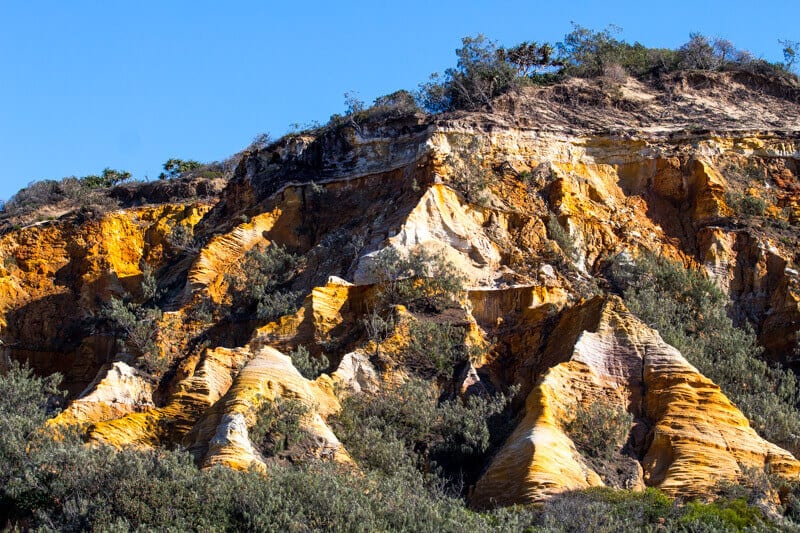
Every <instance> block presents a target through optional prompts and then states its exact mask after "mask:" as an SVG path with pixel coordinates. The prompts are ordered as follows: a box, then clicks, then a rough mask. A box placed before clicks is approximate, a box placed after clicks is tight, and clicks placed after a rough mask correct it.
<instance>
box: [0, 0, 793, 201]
mask: <svg viewBox="0 0 800 533" xmlns="http://www.w3.org/2000/svg"><path fill="white" fill-rule="evenodd" d="M798 20H800V2H798V1H792V0H785V1H782V2H778V1H760V2H753V1H752V0H748V1H738V0H733V1H730V0H729V1H709V2H703V1H700V0H693V1H686V0H672V1H663V2H646V1H642V0H638V1H632V2H611V1H606V2H599V1H598V2H586V1H575V0H573V1H568V2H537V1H534V0H527V1H522V0H520V1H510V0H495V1H494V2H488V1H487V2H470V1H467V0H461V1H451V0H425V1H417V0H402V1H393V2H382V1H379V0H375V1H371V2H355V1H339V2H332V1H326V2H318V1H308V0H307V1H304V2H266V1H261V2H258V1H238V2H237V1H235V0H232V1H228V2H219V1H204V0H194V1H168V0H162V1H149V0H136V1H128V2H122V1H114V0H106V1H101V0H97V1H82V0H71V1H64V0H50V1H39V0H19V1H16V0H14V1H12V0H0V198H8V197H10V196H11V195H12V194H13V193H14V192H15V191H16V190H18V189H19V188H20V187H23V186H24V185H26V184H27V183H28V182H30V181H31V180H34V179H44V178H60V177H63V176H68V175H78V176H81V175H86V174H90V173H97V172H99V171H100V170H102V169H103V168H104V167H106V166H110V167H112V168H117V169H124V170H129V171H131V172H133V174H134V176H135V177H139V178H144V177H145V176H149V177H150V178H151V179H153V178H154V177H155V176H157V175H158V173H159V171H160V166H161V164H162V163H163V162H164V161H165V160H167V159H168V158H170V157H180V158H183V159H198V160H201V161H213V160H218V159H224V158H225V157H227V156H229V155H231V154H233V153H235V152H237V151H238V150H240V149H242V148H243V147H244V146H246V145H247V144H248V143H249V142H250V140H251V139H252V138H253V137H254V136H255V135H257V134H259V133H261V132H270V133H271V134H272V135H273V136H279V135H281V134H283V133H285V132H286V131H287V129H289V125H290V124H292V123H300V124H305V123H309V122H311V121H314V120H318V121H320V122H325V121H327V119H328V118H329V117H330V115H331V114H332V113H338V112H341V111H342V110H343V109H344V104H343V101H344V100H343V96H342V95H343V93H344V92H345V91H356V92H358V94H359V95H360V97H361V98H362V99H363V100H365V101H367V102H370V101H371V100H373V99H374V98H375V97H376V96H379V95H381V94H386V93H389V92H391V91H393V90H396V89H400V88H407V89H414V88H416V86H417V84H418V83H419V82H421V81H424V80H425V79H426V78H427V76H428V74H430V73H431V72H434V71H441V70H444V69H445V68H447V67H449V66H452V65H453V64H454V63H455V59H454V57H455V56H454V54H453V51H454V50H455V48H457V47H458V46H459V44H460V38H461V37H462V36H465V35H474V34H477V33H484V34H485V35H487V36H488V37H490V38H493V39H495V40H497V41H499V42H500V43H501V44H504V45H513V44H516V43H517V42H519V41H522V40H540V41H542V40H547V41H558V40H560V39H561V37H562V36H563V35H564V34H565V33H567V32H568V31H569V30H570V21H576V22H577V23H579V24H582V25H584V26H588V27H591V28H597V29H599V28H602V27H605V26H606V25H607V24H611V23H613V24H616V25H618V26H621V27H622V28H623V32H622V37H623V38H625V39H626V40H629V41H637V40H638V41H640V42H642V43H643V44H646V45H648V46H669V47H676V46H678V45H680V44H681V43H683V42H685V41H686V40H687V38H688V34H689V33H690V32H694V31H700V32H702V33H704V34H707V35H710V36H721V37H726V38H728V39H730V40H732V41H733V42H734V43H735V44H736V45H737V46H738V47H740V48H746V49H749V50H751V51H752V52H754V53H755V54H756V55H757V56H762V57H764V58H765V59H769V60H773V61H774V60H779V59H780V58H781V53H780V46H779V45H778V43H777V39H778V38H789V39H793V40H800V29H798V27H797V22H798Z"/></svg>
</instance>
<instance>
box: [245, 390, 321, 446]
mask: <svg viewBox="0 0 800 533" xmlns="http://www.w3.org/2000/svg"><path fill="white" fill-rule="evenodd" d="M260 401H261V404H260V405H259V408H258V409H257V410H256V413H255V423H254V424H253V426H252V427H251V428H250V430H249V436H250V441H251V442H252V443H253V445H254V446H255V447H256V448H257V449H258V451H259V452H261V453H262V454H263V455H264V456H267V457H268V456H271V455H278V454H279V453H281V452H283V451H286V450H288V449H289V448H291V447H293V446H295V445H296V444H299V443H300V442H301V441H302V440H303V437H304V435H305V432H304V431H303V430H302V429H301V428H300V422H301V421H302V418H303V417H304V416H306V415H307V414H308V408H307V407H306V406H305V405H303V403H302V402H301V401H299V400H295V399H293V398H281V397H280V396H278V397H276V398H275V399H274V400H267V399H262V400H260Z"/></svg>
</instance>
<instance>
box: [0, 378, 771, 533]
mask: <svg viewBox="0 0 800 533" xmlns="http://www.w3.org/2000/svg"><path fill="white" fill-rule="evenodd" d="M57 383H58V379H57V378H56V377H50V378H47V379H42V378H38V377H35V376H34V375H33V374H32V373H31V371H30V370H28V369H25V368H22V367H20V366H18V365H12V367H11V368H10V370H8V371H7V372H5V373H4V374H2V375H0V464H2V465H3V468H0V522H2V523H3V524H4V525H7V526H9V527H12V528H13V527H14V526H15V525H17V526H20V527H24V528H31V529H41V530H57V531H85V530H97V531H133V530H151V529H158V530H173V531H333V530H335V531H364V532H367V531H465V530H467V531H509V532H511V531H524V530H528V531H540V530H543V531H641V530H643V529H654V528H655V527H656V526H658V525H659V524H662V523H663V524H664V525H665V527H667V529H668V530H678V529H681V528H683V529H684V530H689V531H712V530H723V531H735V530H737V529H738V528H739V527H742V526H755V527H757V528H760V529H761V530H765V529H768V528H767V524H766V523H765V522H764V521H763V517H762V515H761V513H760V512H759V511H757V510H755V509H754V508H752V507H749V506H747V505H746V504H744V503H743V502H737V501H733V502H720V503H718V504H714V505H711V506H708V505H704V504H691V505H689V506H686V507H682V508H681V507H677V506H676V505H675V504H673V503H672V502H671V501H670V500H669V499H668V498H666V497H665V496H664V495H663V494H661V493H659V492H658V491H656V490H653V489H649V490H647V491H645V492H644V493H632V492H628V491H610V490H590V491H585V492H577V493H568V494H564V495H562V496H559V497H557V498H555V499H554V500H552V501H551V502H548V503H547V504H544V505H543V506H541V507H512V508H507V509H498V510H495V511H492V512H487V513H476V512H473V511H471V510H469V509H468V508H467V507H466V506H465V505H464V501H463V500H462V499H461V498H458V497H455V496H451V495H448V493H447V492H445V491H444V490H443V485H442V484H440V483H432V482H430V480H431V478H430V476H429V475H426V474H423V473H422V472H421V471H420V470H419V469H418V468H417V467H416V466H410V465H406V464H404V461H405V459H403V458H404V457H409V456H408V455H407V454H408V453H410V450H413V447H409V445H410V444H411V443H416V442H417V441H418V439H420V438H423V439H427V438H431V437H432V436H434V435H433V433H436V432H440V434H441V435H446V436H449V437H445V438H444V440H441V441H439V442H440V444H441V445H443V446H446V447H449V448H450V449H470V450H474V449H476V447H477V449H480V448H482V447H483V446H485V442H486V441H485V439H484V436H485V434H484V433H483V431H482V430H481V429H480V424H478V425H477V426H475V427H473V426H471V425H469V424H467V427H464V422H463V421H462V420H463V416H462V415H464V414H467V415H469V413H470V412H471V411H474V410H475V409H474V407H472V408H469V406H467V407H465V408H461V409H462V410H461V411H459V408H456V407H455V406H450V407H448V406H445V411H447V409H449V408H453V409H455V411H453V412H451V413H440V414H438V415H437V417H436V418H435V420H436V422H435V423H431V422H430V420H431V419H430V418H429V417H428V416H427V415H425V416H421V417H410V418H409V417H406V416H391V415H383V414H380V413H381V412H382V410H385V409H388V410H389V411H388V413H392V412H394V413H395V414H396V415H404V414H405V413H401V410H402V409H404V408H405V409H410V407H408V406H405V407H404V406H402V405H394V406H392V405H389V404H388V402H382V404H381V405H380V406H379V407H376V408H374V409H373V412H371V413H366V412H365V411H364V410H363V409H362V411H361V413H362V414H363V415H364V416H366V417H372V418H373V419H374V421H373V422H371V426H370V431H371V432H372V434H374V435H377V434H381V435H384V436H386V435H389V434H394V435H395V437H396V438H395V441H394V445H392V444H391V441H387V443H386V445H385V446H386V448H385V450H388V451H389V455H387V456H386V460H387V461H388V462H386V463H381V462H378V463H377V466H375V467H373V466H371V465H370V462H369V461H364V464H363V465H362V471H361V472H355V471H352V470H348V469H343V468H340V467H337V466H335V465H332V464H325V463H310V464H307V465H280V464H275V465H272V466H270V467H269V468H268V471H267V473H266V476H264V475H262V474H259V473H255V472H236V471H233V470H229V469H225V468H214V469H211V470H207V471H200V470H198V469H197V468H196V466H195V465H194V463H193V462H192V459H191V456H189V455H188V454H186V453H183V452H180V451H168V450H142V449H124V450H115V449H112V448H110V447H105V446H99V445H91V446H87V445H85V444H83V443H82V442H80V440H79V439H78V438H77V437H76V435H75V434H73V433H72V432H69V431H62V432H61V433H60V436H59V438H58V439H54V438H53V435H52V434H51V433H49V432H48V431H45V430H42V429H41V428H42V426H43V424H44V422H45V420H46V418H47V417H48V416H50V415H52V414H53V413H52V397H53V395H54V393H55V392H56V388H55V387H56V385H57ZM412 386H416V385H412ZM414 394H415V395H421V396H422V397H423V398H424V399H425V401H426V402H428V404H430V405H434V406H435V403H434V401H433V398H431V397H427V396H426V393H414ZM412 396H413V395H412ZM491 404H492V403H491V402H489V404H487V405H491ZM364 409H366V407H364ZM463 409H466V411H464V410H463ZM425 410H426V409H423V411H425ZM489 410H490V411H491V410H492V409H491V408H490V409H489ZM433 412H434V413H436V412H437V411H436V410H434V411H433ZM359 416H361V415H359ZM473 418H475V417H474V414H473V416H467V418H466V420H467V421H469V420H470V419H473ZM477 418H480V417H477ZM365 419H366V418H365ZM446 421H449V422H446ZM448 423H449V424H453V426H452V427H448ZM379 428H383V429H379ZM402 428H405V430H402ZM432 428H433V429H432ZM401 430H402V431H401ZM376 432H377V433H376ZM459 432H460V433H459ZM458 435H462V437H463V436H465V435H473V437H469V438H467V439H463V438H461V437H457V436H458ZM362 442H363V443H365V447H364V448H361V452H359V451H358V450H359V448H358V447H356V446H354V447H353V450H355V451H356V454H358V453H365V454H372V453H375V452H373V451H371V450H369V449H368V448H369V447H368V446H367V442H368V439H366V438H363V439H362ZM377 442H378V443H380V442H383V441H377ZM425 442H428V441H425ZM432 442H436V439H433V440H432ZM375 443H376V442H375V441H373V442H372V443H371V444H375ZM351 445H352V442H351ZM392 446H394V450H392V449H391V448H392ZM403 450H406V451H403ZM395 451H396V452H397V453H399V454H400V455H398V456H394V457H397V458H399V462H400V464H392V463H393V462H392V461H391V459H392V457H393V456H392V455H391V454H393V453H395ZM413 453H416V452H413ZM360 459H362V461H363V460H364V457H360ZM395 463H396V461H395ZM714 528H716V529H714Z"/></svg>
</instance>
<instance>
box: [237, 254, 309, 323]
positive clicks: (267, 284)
mask: <svg viewBox="0 0 800 533" xmlns="http://www.w3.org/2000/svg"><path fill="white" fill-rule="evenodd" d="M302 265H303V258H302V257H299V256H297V255H295V254H293V253H291V252H289V251H288V250H286V248H284V247H283V246H280V245H277V244H272V245H270V246H267V247H265V248H261V247H255V248H253V249H251V250H250V251H248V252H247V253H246V254H245V256H244V258H243V261H242V262H241V263H240V264H238V265H236V266H235V267H234V269H233V271H232V272H230V273H229V274H227V275H226V276H225V279H226V281H227V282H228V284H229V286H230V294H231V315H232V316H233V317H234V318H238V319H249V318H257V319H259V320H274V319H276V318H279V317H281V316H284V315H288V314H292V313H294V312H295V311H296V310H297V304H298V298H299V297H300V295H299V293H297V292H294V291H291V290H289V289H288V287H287V286H288V284H289V283H290V282H291V280H292V279H293V278H294V276H295V275H296V274H297V271H298V269H300V268H301V267H302Z"/></svg>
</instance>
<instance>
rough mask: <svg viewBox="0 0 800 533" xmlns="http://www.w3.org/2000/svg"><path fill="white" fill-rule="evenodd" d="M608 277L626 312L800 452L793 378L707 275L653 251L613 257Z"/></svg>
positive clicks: (799, 391) (798, 393) (798, 392)
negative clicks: (768, 356) (740, 322)
mask: <svg viewBox="0 0 800 533" xmlns="http://www.w3.org/2000/svg"><path fill="white" fill-rule="evenodd" d="M609 278H610V281H611V282H612V284H613V285H614V286H615V287H616V288H617V290H619V291H620V292H622V294H623V296H624V298H625V303H626V305H627V306H628V308H629V309H630V310H631V312H632V313H633V314H635V315H637V316H638V317H639V318H640V319H642V320H643V321H644V322H645V323H646V324H648V325H650V326H651V327H652V328H654V329H656V330H658V332H659V333H660V334H661V336H662V337H663V339H664V340H665V341H666V342H667V343H669V344H671V345H672V346H674V347H675V348H677V349H678V350H680V352H681V353H682V354H683V355H684V356H685V357H686V358H687V359H688V360H689V362H690V363H692V364H693V365H694V366H696V367H697V368H698V370H699V371H700V372H701V373H702V374H703V375H705V376H707V377H708V378H710V379H712V380H713V381H714V382H715V383H717V384H718V385H719V386H720V387H721V388H722V391H723V392H724V393H725V394H726V395H727V396H728V398H730V399H731V401H733V403H735V404H736V405H737V406H738V407H739V409H741V410H742V412H743V413H744V414H745V416H747V418H749V419H750V422H751V424H752V425H753V427H754V428H755V429H756V431H758V433H759V434H760V435H762V436H763V437H764V438H766V439H767V440H769V441H771V442H774V443H776V444H778V445H780V446H782V447H784V448H786V449H788V450H790V451H792V452H793V453H795V454H797V453H798V452H800V409H799V407H800V384H798V379H797V378H796V377H795V375H794V374H793V373H791V372H790V371H785V370H782V369H779V368H775V367H770V366H769V365H768V364H767V363H766V362H765V361H764V360H763V359H761V358H760V355H761V351H762V350H761V348H759V346H758V343H757V340H756V337H755V335H754V334H753V332H752V330H751V329H750V328H749V327H747V326H744V327H742V328H737V327H735V326H734V325H733V322H732V321H731V319H730V318H728V316H727V314H726V307H727V298H726V296H725V295H724V294H723V293H722V291H720V289H719V288H718V287H717V286H716V285H715V284H714V283H713V282H712V281H711V280H709V279H708V278H706V277H704V276H703V275H701V274H699V273H697V272H695V271H693V270H688V269H685V268H683V267H682V266H681V265H678V264H675V263H672V262H670V261H668V260H666V259H663V258H658V257H655V256H652V255H643V256H641V257H640V258H639V259H637V260H636V261H634V262H631V261H626V260H623V259H622V258H617V260H616V261H615V262H614V264H613V265H612V267H611V269H610V274H609Z"/></svg>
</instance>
